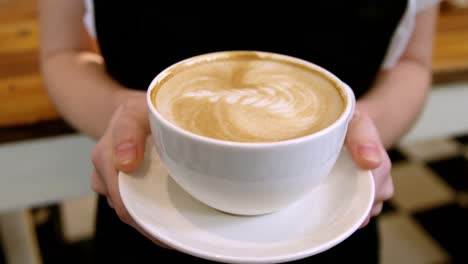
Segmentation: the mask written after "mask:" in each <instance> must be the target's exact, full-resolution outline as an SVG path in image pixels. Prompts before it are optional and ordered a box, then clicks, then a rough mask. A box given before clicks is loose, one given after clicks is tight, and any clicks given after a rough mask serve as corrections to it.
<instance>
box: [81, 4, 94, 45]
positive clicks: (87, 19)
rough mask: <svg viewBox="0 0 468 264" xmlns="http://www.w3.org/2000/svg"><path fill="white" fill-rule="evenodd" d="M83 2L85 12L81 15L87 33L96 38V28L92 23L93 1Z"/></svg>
mask: <svg viewBox="0 0 468 264" xmlns="http://www.w3.org/2000/svg"><path fill="white" fill-rule="evenodd" d="M83 1H84V4H85V14H84V17H83V23H84V25H85V28H86V30H87V31H88V33H89V34H90V35H91V36H92V37H93V38H96V28H95V24H94V3H93V0H83Z"/></svg>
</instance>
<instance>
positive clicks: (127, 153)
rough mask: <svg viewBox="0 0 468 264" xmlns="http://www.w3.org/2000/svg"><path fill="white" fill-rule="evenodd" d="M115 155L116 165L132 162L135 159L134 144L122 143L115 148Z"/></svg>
mask: <svg viewBox="0 0 468 264" xmlns="http://www.w3.org/2000/svg"><path fill="white" fill-rule="evenodd" d="M115 154H116V158H117V163H118V164H120V165H125V164H128V163H130V162H132V161H133V160H134V159H135V157H136V147H135V144H134V143H131V142H126V143H122V144H120V145H119V146H118V147H117V149H116V153H115Z"/></svg>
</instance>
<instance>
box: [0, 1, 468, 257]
mask: <svg viewBox="0 0 468 264" xmlns="http://www.w3.org/2000/svg"><path fill="white" fill-rule="evenodd" d="M38 31H39V30H38V25H37V7H36V0H0V170H1V171H0V264H3V263H64V262H65V263H89V262H90V259H89V255H90V252H91V250H92V246H93V235H94V229H93V228H94V218H95V202H96V199H95V198H96V197H95V195H94V194H93V193H92V192H91V190H90V187H89V186H90V184H89V180H90V175H91V170H92V164H91V161H90V158H89V157H90V153H91V150H92V147H93V143H94V142H93V141H92V140H90V139H89V138H87V137H85V136H83V135H80V134H79V133H77V132H76V131H74V130H73V129H72V128H70V127H69V126H68V125H67V124H66V123H65V122H64V121H63V120H61V118H60V116H59V115H58V114H57V112H56V111H55V110H54V107H53V105H52V104H51V102H50V101H49V99H48V97H47V94H46V92H45V89H44V87H43V84H42V80H41V76H40V73H39V67H38V45H39V44H38V34H39V32H38ZM433 54H434V56H433V77H434V83H433V87H432V89H431V93H430V96H429V98H428V102H427V104H426V107H425V109H424V112H423V113H422V116H421V118H420V119H419V121H418V123H417V124H416V125H415V126H414V127H413V129H412V130H411V131H410V132H409V133H408V135H407V136H406V137H405V138H404V139H403V140H402V141H401V143H400V144H399V145H398V146H397V147H395V148H394V149H392V150H391V151H390V154H391V158H392V160H393V164H394V165H393V171H392V173H393V177H394V181H395V187H396V191H395V196H394V198H393V199H392V200H391V201H390V202H388V203H387V204H386V206H385V208H384V212H383V213H382V215H381V216H380V221H379V228H380V230H381V234H382V251H381V256H382V262H383V263H399V264H403V263H413V264H416V263H422V264H429V263H468V253H467V251H468V246H467V245H468V1H466V0H452V1H443V2H442V6H441V12H440V16H439V20H438V26H437V34H436V38H435V43H434V53H433Z"/></svg>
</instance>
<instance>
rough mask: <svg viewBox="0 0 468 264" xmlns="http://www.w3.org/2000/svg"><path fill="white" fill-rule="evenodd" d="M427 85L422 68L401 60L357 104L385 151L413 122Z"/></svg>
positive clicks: (426, 70)
mask: <svg viewBox="0 0 468 264" xmlns="http://www.w3.org/2000/svg"><path fill="white" fill-rule="evenodd" d="M430 84H431V71H430V69H429V68H428V67H427V66H426V65H423V64H420V63H417V62H415V61H412V60H411V59H402V60H401V61H400V62H399V63H398V64H397V65H396V66H395V67H394V68H392V69H391V70H387V71H383V72H382V73H381V74H380V75H379V77H378V79H377V81H376V83H375V86H374V87H373V88H372V89H371V90H370V91H369V93H368V94H366V95H365V96H364V97H363V98H362V99H360V100H359V101H358V103H357V109H359V110H361V111H365V112H367V113H368V114H369V115H370V116H371V118H372V119H373V121H374V122H375V124H376V126H377V128H378V130H379V133H380V136H381V139H382V142H383V144H384V146H385V147H386V148H389V147H391V146H393V145H394V144H395V143H396V142H398V140H399V139H400V138H401V137H402V136H403V135H404V134H405V133H406V132H407V131H408V130H409V129H410V128H411V127H412V125H413V124H414V123H415V121H416V120H417V118H418V116H419V114H420V112H421V110H422V109H423V107H424V102H425V99H426V96H427V93H428V91H429V88H430Z"/></svg>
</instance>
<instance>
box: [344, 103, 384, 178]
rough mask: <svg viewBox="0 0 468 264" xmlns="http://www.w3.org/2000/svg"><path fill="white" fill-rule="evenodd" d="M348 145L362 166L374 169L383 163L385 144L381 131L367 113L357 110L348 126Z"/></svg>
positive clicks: (356, 160) (355, 159)
mask: <svg viewBox="0 0 468 264" xmlns="http://www.w3.org/2000/svg"><path fill="white" fill-rule="evenodd" d="M346 146H347V147H348V150H349V151H350V153H351V156H352V157H353V159H354V161H355V162H356V163H357V164H358V165H359V166H360V167H361V168H364V169H374V168H377V167H378V166H379V165H380V164H381V163H382V153H383V146H382V143H381V141H380V137H379V133H378V131H377V128H376V127H375V125H374V123H373V121H372V119H371V118H370V117H369V116H368V115H367V114H366V113H363V112H360V111H358V110H356V112H355V114H354V116H353V119H352V120H351V122H350V124H349V127H348V133H347V135H346Z"/></svg>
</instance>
